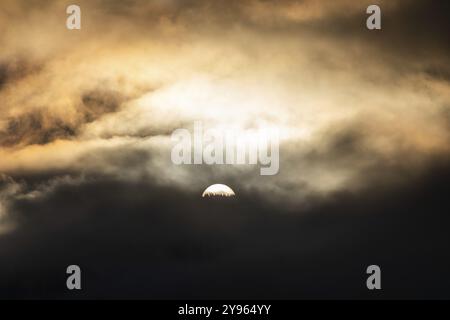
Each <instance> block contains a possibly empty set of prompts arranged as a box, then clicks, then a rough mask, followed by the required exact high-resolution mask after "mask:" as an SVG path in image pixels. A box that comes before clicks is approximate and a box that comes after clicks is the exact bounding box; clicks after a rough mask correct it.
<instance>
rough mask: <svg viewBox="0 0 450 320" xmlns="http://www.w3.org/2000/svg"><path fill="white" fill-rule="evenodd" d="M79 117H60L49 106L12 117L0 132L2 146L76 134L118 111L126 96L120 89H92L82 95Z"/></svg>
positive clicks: (67, 137)
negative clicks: (86, 125)
mask: <svg viewBox="0 0 450 320" xmlns="http://www.w3.org/2000/svg"><path fill="white" fill-rule="evenodd" d="M80 100H81V101H80V106H79V107H78V108H77V115H76V117H75V119H72V118H69V119H65V118H63V117H58V116H55V115H53V114H51V112H49V111H48V110H47V109H45V108H41V109H38V110H36V111H29V112H26V113H24V114H21V115H18V116H16V117H13V118H11V119H9V120H8V122H7V125H6V128H5V129H4V130H3V131H0V146H6V147H10V146H15V145H29V144H47V143H50V142H52V141H55V140H57V139H70V138H71V137H75V136H76V135H77V134H78V133H79V130H80V128H81V127H82V126H83V125H85V124H87V123H90V122H94V121H96V120H98V119H99V118H100V117H101V116H103V115H105V114H108V113H114V112H116V111H118V109H119V108H120V105H121V103H122V101H123V100H124V98H123V97H122V96H121V94H119V93H118V92H114V91H103V90H92V91H89V92H86V93H84V94H83V95H82V96H81V98H80Z"/></svg>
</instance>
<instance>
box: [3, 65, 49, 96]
mask: <svg viewBox="0 0 450 320" xmlns="http://www.w3.org/2000/svg"><path fill="white" fill-rule="evenodd" d="M41 68H42V65H41V64H37V63H31V62H28V61H27V60H26V59H21V58H15V59H8V60H7V61H0V91H1V90H2V89H3V88H4V87H6V86H7V85H14V83H15V82H16V81H18V80H20V79H23V78H24V77H26V76H28V75H32V74H34V73H36V72H39V70H41Z"/></svg>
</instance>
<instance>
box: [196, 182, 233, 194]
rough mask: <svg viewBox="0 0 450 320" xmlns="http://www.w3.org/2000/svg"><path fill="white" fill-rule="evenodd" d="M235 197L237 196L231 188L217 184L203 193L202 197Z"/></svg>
mask: <svg viewBox="0 0 450 320" xmlns="http://www.w3.org/2000/svg"><path fill="white" fill-rule="evenodd" d="M235 195H236V194H235V193H234V191H233V190H232V189H231V188H230V187H229V186H226V185H224V184H220V183H217V184H213V185H210V186H209V187H208V188H206V189H205V191H203V194H202V197H206V196H207V197H217V196H219V197H233V196H235Z"/></svg>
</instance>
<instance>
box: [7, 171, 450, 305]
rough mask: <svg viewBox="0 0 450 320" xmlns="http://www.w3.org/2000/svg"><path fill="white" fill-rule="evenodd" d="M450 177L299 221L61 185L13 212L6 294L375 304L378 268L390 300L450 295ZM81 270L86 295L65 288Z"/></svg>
mask: <svg viewBox="0 0 450 320" xmlns="http://www.w3.org/2000/svg"><path fill="white" fill-rule="evenodd" d="M449 179H450V170H449V167H448V163H445V162H436V163H435V165H433V166H432V168H431V167H430V169H429V170H428V171H427V172H426V173H425V174H423V175H422V176H421V177H420V178H419V179H414V180H411V181H410V182H411V184H410V186H409V187H407V188H402V189H397V188H392V187H390V186H389V185H385V186H384V188H380V189H378V190H367V192H363V193H359V194H352V193H345V192H344V193H342V192H341V193H336V194H335V195H334V196H332V197H330V198H328V200H326V201H323V200H321V201H320V202H316V204H315V205H314V206H312V207H311V208H309V209H307V210H306V211H305V212H303V213H302V214H298V213H299V212H297V214H292V212H291V211H286V208H285V207H284V206H283V205H281V206H280V205H273V204H271V203H270V202H266V201H265V199H264V198H265V196H264V195H262V194H258V193H252V194H249V193H246V192H239V193H238V197H237V198H235V199H228V200H225V201H222V200H223V199H222V200H217V199H206V200H205V199H204V200H203V201H201V199H199V194H198V193H197V191H198V190H195V192H185V191H181V190H177V189H174V188H164V187H157V186H155V185H154V184H152V183H151V182H150V183H149V182H148V181H141V182H135V183H124V182H120V181H114V180H109V181H108V180H103V181H96V182H90V183H86V184H83V185H78V186H77V187H74V186H62V187H60V188H58V189H57V190H56V191H55V192H54V193H52V194H49V195H47V196H46V197H44V198H41V199H40V200H38V201H31V200H29V199H23V200H19V201H16V202H15V204H14V210H15V211H16V212H17V215H16V219H18V220H20V222H21V226H22V227H21V228H20V230H17V232H15V233H11V234H7V235H3V236H2V237H1V238H0V241H1V243H2V245H1V246H0V253H1V255H2V258H4V259H5V260H4V261H7V263H4V264H1V266H0V270H1V272H0V296H2V297H9V298H14V297H16V298H18V297H21V298H23V297H30V298H31V297H32V298H37V297H46V298H55V297H65V298H81V297H83V298H95V297H110V298H120V297H122V298H123V297H127V298H131V297H135V298H305V297H308V298H311V297H316V298H317V297H322V298H336V297H341V298H362V297H366V298H369V297H371V292H369V291H367V290H366V289H365V277H366V275H365V268H366V267H367V266H368V265H370V264H374V263H375V264H379V265H381V267H382V271H383V292H382V293H381V294H380V295H379V297H381V298H398V297H403V298H405V297H410V298H432V297H440V298H442V297H446V296H448V292H447V291H446V288H448V285H449V283H448V281H446V280H445V277H444V275H445V272H446V271H445V270H446V269H447V268H448V267H450V260H449V256H448V251H447V249H446V248H447V243H448V241H449V240H450V239H449V235H448V233H447V230H446V228H445V227H443V226H445V225H448V223H449V222H450V221H449V217H448V215H447V212H448V210H449V209H450V203H449V202H448V200H447V199H448V197H446V194H445V189H446V185H448V183H449V182H450V180H449ZM379 182H380V184H379V185H378V186H381V185H382V184H383V181H382V180H381V181H379ZM86 199H89V201H86ZM54 239H59V241H54ZM36 261H39V264H37V263H36ZM74 263H75V264H79V265H80V266H81V268H82V270H83V291H82V292H81V293H72V292H69V291H67V290H65V289H64V284H65V267H66V266H67V265H69V264H74ZM25 293H27V294H28V295H27V294H25Z"/></svg>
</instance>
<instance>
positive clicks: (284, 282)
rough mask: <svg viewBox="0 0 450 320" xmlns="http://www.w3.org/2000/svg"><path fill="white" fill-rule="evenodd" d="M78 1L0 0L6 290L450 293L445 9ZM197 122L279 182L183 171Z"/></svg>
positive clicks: (449, 79) (1, 248)
mask: <svg viewBox="0 0 450 320" xmlns="http://www.w3.org/2000/svg"><path fill="white" fill-rule="evenodd" d="M374 3H377V4H378V5H379V6H380V7H381V10H382V30H380V31H369V30H368V29H367V28H366V26H365V23H366V18H367V16H368V15H367V14H366V13H365V11H366V8H367V6H368V5H370V4H374ZM70 4H73V2H70V1H47V0H43V1H37V0H36V1H31V0H28V1H22V0H3V1H1V3H0V48H1V50H0V261H1V262H0V297H2V298H79V297H83V298H291V299H292V298H371V297H384V298H408V297H410V298H430V297H437V298H442V297H447V298H448V297H449V292H450V291H449V290H450V281H449V280H448V277H447V276H446V273H445V272H446V270H447V271H448V268H449V267H450V257H449V254H450V253H449V252H450V234H449V231H448V230H449V227H450V217H449V215H448V212H450V210H449V209H450V202H449V199H448V194H447V193H448V191H447V190H448V185H449V183H450V167H449V164H450V162H449V160H450V144H449V141H450V140H449V138H450V64H449V62H450V61H449V59H450V58H449V57H450V46H449V43H450V42H449V41H448V38H449V29H450V28H449V21H450V19H449V17H448V12H449V5H448V1H444V0H442V1H441V0H434V1H425V0H422V1H420V0H389V1H387V0H386V1H366V0H361V1H351V0H336V1H313V0H303V1H290V0H286V1H269V0H246V1H238V0H229V1H212V0H211V1H208V0H185V1H177V0H154V1H143V0H142V1H140V0H122V1H118V0H117V1H116V0H108V1H107V0H93V1H92V0H91V1H82V0H79V1H76V4H78V5H79V6H80V7H81V12H82V22H81V24H82V28H81V30H67V28H66V26H65V23H66V17H67V15H66V7H67V6H68V5H70ZM194 121H201V122H202V123H204V124H206V125H207V126H208V127H211V128H225V127H232V128H233V130H234V131H235V132H236V133H238V134H244V133H245V132H248V131H249V130H250V131H251V130H258V129H259V128H264V127H271V128H272V127H276V128H278V129H279V131H280V132H281V135H280V139H281V140H280V153H279V154H280V170H279V172H278V174H277V175H274V176H261V175H260V174H259V167H258V166H252V165H212V166H211V165H195V166H194V165H180V166H177V165H174V164H173V163H172V161H171V158H170V155H171V149H172V147H173V141H172V140H171V134H172V132H173V131H174V130H176V129H177V128H188V129H192V126H193V124H194ZM214 183H225V184H227V185H229V186H230V187H231V188H232V189H233V190H234V191H235V192H236V195H237V196H236V197H234V198H233V199H227V200H226V201H223V200H225V199H202V198H201V194H202V192H203V190H204V189H205V188H206V187H207V186H209V185H211V184H214ZM70 264H77V265H79V266H80V267H81V269H82V271H83V290H82V291H81V292H76V293H74V292H71V291H68V290H67V289H66V287H65V278H66V274H65V269H66V267H67V266H68V265H70ZM371 264H377V265H380V267H381V269H382V272H383V275H382V285H383V290H382V292H381V293H379V292H377V293H373V292H369V291H368V290H367V289H366V286H365V280H366V277H367V275H366V274H365V270H366V267H367V266H368V265H371Z"/></svg>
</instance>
